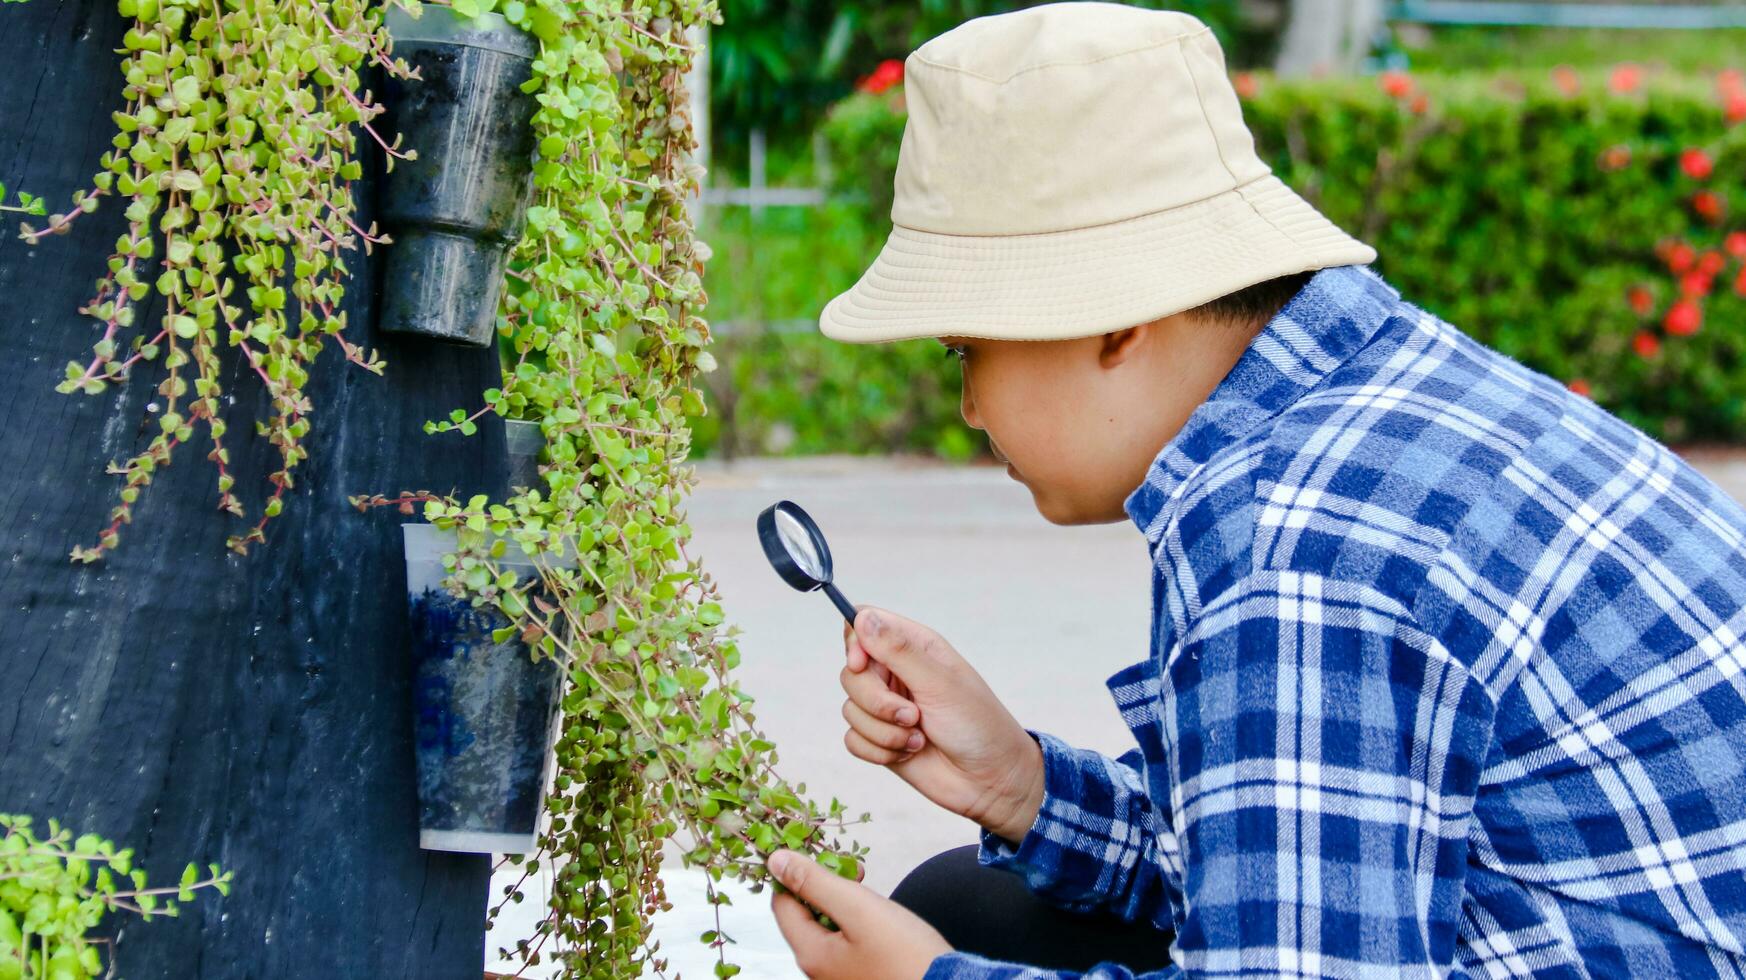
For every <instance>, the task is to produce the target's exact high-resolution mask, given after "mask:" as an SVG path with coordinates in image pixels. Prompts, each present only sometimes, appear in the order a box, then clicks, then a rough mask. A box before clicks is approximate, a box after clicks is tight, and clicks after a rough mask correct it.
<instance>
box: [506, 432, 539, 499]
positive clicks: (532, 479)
mask: <svg viewBox="0 0 1746 980" xmlns="http://www.w3.org/2000/svg"><path fill="white" fill-rule="evenodd" d="M503 436H504V442H505V443H506V444H507V445H508V447H509V485H510V487H512V488H527V487H537V488H539V490H540V491H541V493H544V492H545V489H546V482H545V481H544V480H542V479H540V450H541V449H544V448H545V445H546V437H545V435H544V434H543V433H541V432H540V424H539V423H538V422H519V421H516V420H514V419H511V420H509V421H506V422H504V423H503Z"/></svg>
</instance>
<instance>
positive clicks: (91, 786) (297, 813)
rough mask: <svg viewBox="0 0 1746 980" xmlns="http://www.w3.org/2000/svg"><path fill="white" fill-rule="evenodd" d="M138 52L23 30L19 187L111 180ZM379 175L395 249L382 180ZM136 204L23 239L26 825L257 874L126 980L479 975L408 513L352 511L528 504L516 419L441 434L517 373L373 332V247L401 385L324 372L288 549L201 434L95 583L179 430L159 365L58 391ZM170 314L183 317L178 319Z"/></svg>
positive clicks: (3, 57) (6, 764) (31, 12)
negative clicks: (419, 695)
mask: <svg viewBox="0 0 1746 980" xmlns="http://www.w3.org/2000/svg"><path fill="white" fill-rule="evenodd" d="M123 30H124V25H123V24H122V22H121V19H120V17H119V15H118V14H117V13H116V11H115V7H114V5H113V3H107V2H100V0H30V2H28V3H25V4H22V5H10V4H8V5H5V6H4V7H0V64H4V65H5V66H6V68H5V76H4V77H5V81H3V82H0V181H5V182H6V183H7V184H9V185H11V186H12V187H13V188H14V189H18V188H22V189H24V190H27V191H30V192H32V193H36V194H42V195H45V196H46V197H47V199H48V201H49V205H50V208H51V210H53V209H57V208H58V209H64V208H65V207H66V206H67V203H68V200H69V197H70V195H71V193H72V192H73V191H75V190H77V189H79V188H81V187H83V186H85V182H86V181H87V180H88V179H89V177H90V175H91V174H92V173H94V172H95V171H96V169H97V167H98V158H99V157H100V156H101V155H102V153H103V152H104V150H105V149H107V148H108V145H109V141H110V138H111V136H112V135H113V132H114V128H113V123H112V122H111V120H110V113H111V112H113V111H115V110H117V109H119V108H121V89H122V85H123V81H122V78H121V75H120V72H119V71H118V67H117V66H118V56H117V54H116V53H115V49H116V48H118V47H120V46H121V36H122V33H123ZM372 87H373V88H374V89H375V90H376V91H381V90H382V86H381V85H380V83H379V80H377V81H376V83H374V84H373V85H372ZM360 146H363V147H369V148H370V150H372V151H373V146H372V144H371V143H370V141H369V140H367V139H366V140H360ZM364 170H365V173H366V174H367V175H372V176H367V177H366V178H365V180H364V181H362V182H360V185H359V187H358V193H359V199H360V207H361V208H362V209H363V211H364V219H365V221H364V222H363V223H365V224H366V226H367V222H368V219H369V212H370V211H371V210H372V209H373V206H374V205H373V201H374V198H375V193H374V190H375V188H374V186H373V181H374V180H375V177H374V176H373V175H375V174H379V173H380V172H381V170H382V167H381V161H380V159H378V158H373V157H366V159H365V166H364ZM122 210H123V208H122V206H121V205H120V204H118V202H117V201H116V200H115V199H114V198H108V199H105V201H104V202H103V206H102V207H101V209H100V210H99V211H98V212H97V213H95V214H91V215H86V216H83V217H81V218H79V219H78V220H77V221H76V222H75V223H74V226H73V230H72V232H71V233H70V234H68V235H66V236H63V237H51V238H49V239H46V240H44V241H43V242H42V243H41V244H39V245H36V246H29V245H27V244H25V243H24V242H22V241H20V240H18V238H17V237H16V235H15V234H13V232H12V231H11V230H10V228H11V227H12V226H13V222H10V221H8V222H7V225H8V228H9V230H8V231H6V232H5V233H4V235H3V236H0V530H3V531H4V532H5V534H4V538H3V539H0V610H4V613H3V614H0V811H6V812H14V813H24V814H28V815H30V816H32V817H34V818H36V819H37V820H39V821H42V822H46V820H47V819H48V818H50V817H57V818H59V819H61V820H62V821H63V822H65V823H67V824H68V825H69V826H71V827H73V828H74V829H75V830H76V831H79V832H85V831H89V832H93V833H98V834H102V835H104V836H108V837H110V838H112V839H114V840H116V841H117V843H118V844H121V845H124V846H131V847H133V848H135V849H136V852H137V854H138V857H139V860H140V864H141V865H142V866H143V867H145V868H146V869H147V870H148V871H149V872H150V874H151V877H152V881H153V883H154V884H173V883H174V882H175V880H176V878H177V876H178V874H179V873H180V870H181V868H182V865H183V863H185V862H186V861H189V860H195V861H199V862H202V863H204V862H207V861H217V862H220V863H222V864H223V865H224V866H225V867H226V868H227V869H231V870H234V871H235V873H236V880H235V886H234V889H233V891H232V893H231V895H230V896H229V897H228V898H221V897H220V896H218V895H217V894H216V893H211V892H207V893H203V894H202V896H201V897H200V898H199V900H198V901H196V902H194V903H192V904H190V905H188V906H187V907H185V908H184V910H183V914H182V916H181V918H179V919H172V920H154V921H152V922H150V923H141V922H139V921H138V920H137V919H132V920H123V921H119V922H118V923H117V924H116V925H117V926H118V943H117V946H116V958H117V962H118V964H119V972H120V973H121V974H122V975H124V976H132V977H171V976H174V977H212V978H225V980H232V978H243V977H262V978H267V977H298V978H304V977H371V978H390V977H407V978H420V980H423V978H440V977H468V978H476V977H478V976H479V975H480V974H481V972H482V970H483V945H484V942H483V937H484V908H485V903H486V901H487V896H486V890H487V883H488V879H489V873H490V872H489V867H488V858H486V857H483V856H470V855H455V854H444V853H434V852H424V851H421V850H419V849H418V846H417V837H418V807H417V801H416V795H415V778H414V770H413V749H412V711H411V679H412V663H411V659H410V647H409V643H408V627H407V621H406V610H405V597H404V594H403V591H402V590H403V570H402V562H401V551H400V535H399V529H398V527H397V524H398V523H399V521H400V520H402V519H401V518H399V517H397V516H395V515H393V514H392V513H388V512H378V513H372V514H368V515H365V514H360V513H358V512H357V511H355V510H353V509H351V508H350V507H348V506H347V504H346V497H347V495H348V494H352V493H373V492H383V493H391V492H394V491H398V490H401V489H412V488H430V489H435V490H441V491H448V490H457V491H459V492H461V493H464V494H465V493H472V492H494V491H500V490H501V483H502V482H503V475H502V474H503V472H504V467H503V462H502V461H503V458H504V456H503V453H504V447H503V432H502V427H501V425H488V426H485V427H483V429H482V434H481V435H480V436H476V437H474V438H470V439H468V438H462V437H460V436H458V435H447V436H437V437H432V436H426V435H425V434H424V433H423V431H422V425H423V423H424V421H425V420H426V419H428V418H435V417H441V416H443V415H446V414H447V412H448V410H449V409H451V408H454V407H460V406H470V405H475V404H477V403H478V398H479V392H481V391H482V390H484V389H485V388H488V387H491V386H492V385H494V384H495V383H496V381H497V377H498V368H497V360H496V353H495V351H492V350H468V349H462V348H455V347H443V346H433V345H430V344H429V343H427V342H423V341H419V340H416V339H408V340H401V339H398V338H396V337H393V336H392V335H386V334H384V335H373V333H372V331H373V319H374V307H375V301H374V295H373V294H374V292H375V289H374V277H375V275H376V274H377V270H378V263H377V259H378V258H379V253H378V256H376V257H366V256H364V255H363V254H361V253H352V254H348V255H347V257H346V261H347V262H348V263H349V264H350V266H351V268H352V270H353V278H352V280H351V281H350V284H349V287H348V296H347V299H346V303H345V309H346V311H347V314H348V319H349V321H350V323H351V324H352V326H351V328H350V329H351V330H352V331H353V336H354V339H356V340H360V341H362V342H363V343H365V344H366V345H367V346H373V347H377V348H379V349H380V350H381V352H382V355H383V357H384V359H385V360H386V361H387V376H386V377H384V378H377V377H374V376H372V375H369V374H366V373H363V372H362V371H359V370H358V369H356V368H354V367H351V366H349V365H347V364H345V363H344V361H343V359H342V358H341V356H340V354H339V351H338V349H337V348H333V349H330V350H329V351H327V352H326V353H325V354H324V355H323V356H322V358H321V360H320V361H319V362H318V364H317V366H316V369H315V372H314V376H313V378H312V380H311V382H310V385H309V391H310V394H311V397H312V400H313V402H314V404H315V406H316V408H315V411H314V413H313V415H312V417H311V418H312V425H313V428H312V430H311V433H310V435H309V437H308V446H309V448H310V450H311V457H310V459H308V460H307V461H305V462H304V463H303V464H301V465H300V466H299V467H298V468H297V469H296V470H294V471H293V474H294V475H295V477H296V478H297V485H296V489H295V491H294V492H293V493H291V494H290V495H289V499H288V500H287V502H286V507H285V513H284V515H283V516H281V517H280V518H279V519H277V520H276V521H274V522H273V523H271V524H270V525H269V526H268V535H267V543H266V545H265V546H261V545H257V546H255V547H254V549H253V551H252V553H251V554H249V555H248V556H246V557H241V556H237V555H234V554H232V553H230V552H229V551H227V550H226V548H225V538H226V536H227V535H230V534H235V533H239V532H240V531H242V530H244V529H245V527H244V526H243V525H242V524H241V523H240V522H238V521H237V520H235V519H234V518H231V517H229V516H228V515H224V514H222V513H220V512H218V511H217V510H215V504H216V500H217V494H216V491H215V488H214V480H215V471H214V469H213V468H212V465H211V464H210V463H208V462H206V461H205V459H204V456H205V454H206V452H207V449H208V448H209V446H207V445H206V443H205V441H204V437H203V436H202V435H197V436H196V439H195V441H194V442H193V443H192V444H190V445H187V446H183V447H181V449H180V450H179V452H178V455H177V458H176V460H175V462H174V464H173V465H172V466H170V467H169V468H168V469H166V470H162V471H160V474H159V476H158V477H157V479H156V481H155V482H154V484H153V485H152V486H151V487H149V488H147V490H146V491H145V493H144V494H143V495H142V497H141V499H140V504H139V506H138V508H137V511H136V518H135V523H134V524H133V525H131V526H127V527H124V528H123V529H122V539H121V544H120V546H119V549H118V550H117V551H115V552H113V553H112V554H111V556H110V557H108V558H106V559H105V560H104V561H102V562H101V563H99V564H96V565H88V566H79V565H74V564H72V563H70V562H69V560H68V557H67V553H68V551H69V550H70V549H71V548H72V547H73V546H74V545H77V544H91V543H93V542H94V540H95V537H96V534H97V532H98V531H99V529H100V528H101V527H102V526H104V525H105V524H107V522H108V513H109V509H110V508H111V507H112V506H113V505H114V503H115V500H116V497H115V494H116V491H117V489H118V484H117V483H116V482H115V478H114V477H111V476H107V475H105V474H104V467H105V465H106V464H107V463H109V462H111V461H118V460H121V459H125V458H126V457H128V456H130V455H132V454H133V453H135V452H138V451H139V450H140V449H142V448H143V447H144V446H145V444H146V442H147V440H148V437H149V433H150V431H151V430H154V429H155V428H156V416H155V415H154V414H153V413H152V410H151V408H149V407H148V405H149V403H151V402H152V401H153V399H154V398H155V397H156V396H155V395H154V394H153V392H152V388H153V387H155V382H156V379H157V378H158V377H159V376H160V375H159V373H158V369H157V367H156V365H151V364H142V365H140V370H139V371H138V372H137V374H136V376H135V379H134V381H133V382H132V383H131V384H129V385H127V386H126V387H125V388H124V389H123V390H121V391H120V392H117V391H115V390H113V389H112V390H111V391H110V392H108V393H105V394H103V395H100V396H97V397H89V396H82V395H60V394H56V393H55V392H54V390H53V389H54V386H55V384H56V383H57V382H58V381H59V380H60V378H61V376H62V369H63V366H64V365H65V364H66V363H67V362H68V361H69V360H77V361H79V362H81V363H83V362H84V361H85V360H86V359H87V358H88V357H89V355H90V345H91V343H92V342H93V341H94V340H95V339H96V336H97V334H96V330H95V322H94V321H92V320H90V319H88V318H86V317H83V316H81V315H79V314H78V312H77V308H78V307H79V306H80V305H81V304H83V302H84V301H85V300H86V299H87V298H88V297H89V295H90V292H91V289H92V285H93V283H94V282H95V280H96V279H97V278H98V276H99V275H100V274H101V273H102V271H103V264H104V260H105V257H106V256H107V255H108V253H109V250H110V248H111V246H112V243H113V242H114V241H115V240H116V238H117V236H118V235H120V234H121V232H122V231H123V229H124V227H125V226H124V220H123V217H122ZM8 217H13V216H11V215H8ZM141 312H142V314H143V319H145V320H146V321H147V322H150V323H156V322H157V316H158V315H159V314H160V313H161V305H160V306H152V307H148V308H147V309H146V310H142V311H141ZM226 368H227V369H226V376H225V384H226V387H227V390H228V392H229V394H230V395H231V396H232V397H233V398H234V400H235V401H234V405H233V406H232V409H233V411H234V412H235V415H234V416H233V417H232V418H231V419H229V421H230V423H231V424H230V435H229V437H228V438H227V443H229V444H230V445H231V453H232V461H233V464H234V468H235V470H236V472H237V490H238V492H239V493H240V494H242V496H243V498H244V500H245V501H249V502H251V503H252V505H253V506H255V507H256V508H257V509H258V507H259V505H260V502H261V501H262V500H263V499H264V492H263V491H264V477H265V476H266V474H267V473H269V472H271V471H272V469H273V463H274V451H273V450H272V448H271V447H270V446H268V445H266V444H265V441H264V440H260V439H257V438H255V436H254V427H253V424H252V419H253V417H255V416H256V414H257V413H259V412H261V411H262V410H263V409H264V408H265V406H266V404H267V402H266V399H265V398H264V396H263V395H262V393H261V391H260V389H259V387H258V385H255V384H252V383H251V382H252V381H254V379H253V377H252V375H251V374H250V372H248V371H247V370H237V369H236V366H235V364H234V363H233V362H232V361H226ZM190 370H191V369H190ZM486 421H488V422H495V421H496V419H495V417H490V418H488V419H487V420H486Z"/></svg>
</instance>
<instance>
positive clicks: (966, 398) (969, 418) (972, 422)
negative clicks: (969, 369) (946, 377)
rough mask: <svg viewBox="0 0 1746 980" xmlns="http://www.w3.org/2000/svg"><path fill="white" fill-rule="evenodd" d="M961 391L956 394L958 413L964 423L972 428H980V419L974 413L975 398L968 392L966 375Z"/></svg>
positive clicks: (968, 384) (968, 386) (968, 385)
mask: <svg viewBox="0 0 1746 980" xmlns="http://www.w3.org/2000/svg"><path fill="white" fill-rule="evenodd" d="M962 391H963V393H962V394H960V395H959V396H958V414H959V415H962V416H964V424H965V425H967V426H969V427H970V428H972V429H981V428H982V419H981V418H979V417H977V415H976V399H975V398H974V397H972V396H971V394H970V379H969V378H968V377H966V378H965V379H964V382H963V386H962Z"/></svg>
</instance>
